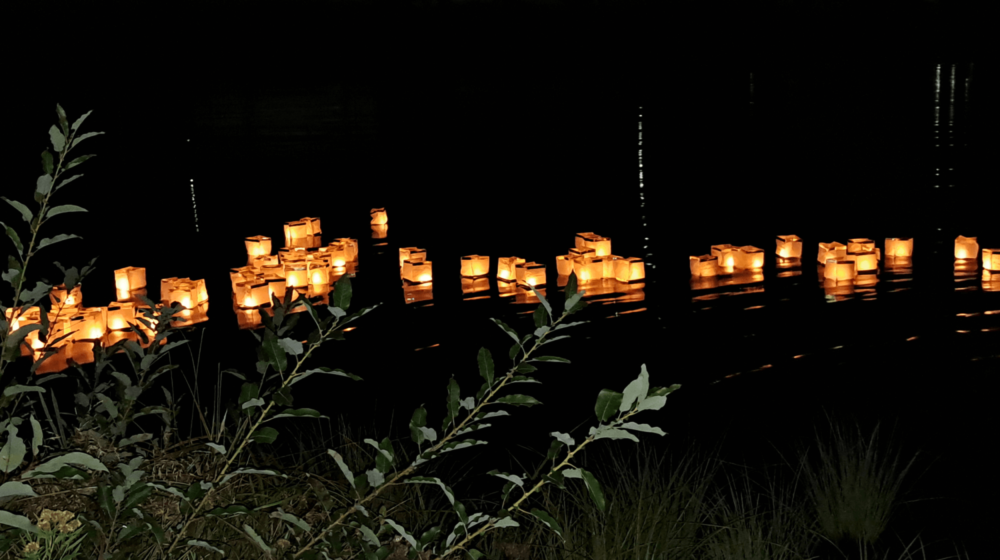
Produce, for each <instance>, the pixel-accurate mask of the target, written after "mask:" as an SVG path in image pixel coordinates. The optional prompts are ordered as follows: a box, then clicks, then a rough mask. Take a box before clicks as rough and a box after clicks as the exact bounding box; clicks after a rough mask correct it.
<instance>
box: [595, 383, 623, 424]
mask: <svg viewBox="0 0 1000 560" xmlns="http://www.w3.org/2000/svg"><path fill="white" fill-rule="evenodd" d="M621 404H622V394H621V393H619V392H617V391H611V390H609V389H601V392H600V394H598V395H597V404H596V405H595V406H594V412H595V413H596V414H597V419H598V420H600V421H601V422H607V421H608V420H610V419H611V418H612V417H614V415H615V413H616V412H618V408H619V407H620V406H621Z"/></svg>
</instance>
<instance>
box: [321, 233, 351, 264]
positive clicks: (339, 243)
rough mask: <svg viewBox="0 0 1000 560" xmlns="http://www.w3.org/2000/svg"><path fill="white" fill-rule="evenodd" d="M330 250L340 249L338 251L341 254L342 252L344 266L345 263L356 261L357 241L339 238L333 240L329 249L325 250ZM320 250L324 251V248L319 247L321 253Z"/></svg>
mask: <svg viewBox="0 0 1000 560" xmlns="http://www.w3.org/2000/svg"><path fill="white" fill-rule="evenodd" d="M331 249H340V250H343V252H344V254H343V259H344V261H345V264H346V263H347V262H351V261H356V260H358V240H357V239H351V238H350V237H341V238H338V239H335V240H334V242H333V243H330V249H327V250H328V251H330V250H331ZM322 250H324V248H323V247H320V251H322ZM337 266H344V265H337Z"/></svg>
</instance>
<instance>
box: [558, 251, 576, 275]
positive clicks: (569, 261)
mask: <svg viewBox="0 0 1000 560" xmlns="http://www.w3.org/2000/svg"><path fill="white" fill-rule="evenodd" d="M572 272H573V257H572V256H571V255H556V273H557V274H558V275H559V276H569V275H570V273H572Z"/></svg>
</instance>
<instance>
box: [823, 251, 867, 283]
mask: <svg viewBox="0 0 1000 560" xmlns="http://www.w3.org/2000/svg"><path fill="white" fill-rule="evenodd" d="M857 275H858V269H857V264H856V263H855V261H853V260H847V257H846V256H845V257H843V258H839V259H836V258H831V259H828V260H827V261H826V268H825V269H824V270H823V277H824V278H825V279H827V280H836V281H841V280H854V278H855V277H857Z"/></svg>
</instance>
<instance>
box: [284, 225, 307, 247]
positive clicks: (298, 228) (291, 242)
mask: <svg viewBox="0 0 1000 560" xmlns="http://www.w3.org/2000/svg"><path fill="white" fill-rule="evenodd" d="M308 229H309V225H308V224H306V223H305V222H303V221H296V222H288V223H286V224H285V247H302V246H303V244H302V243H303V240H304V239H305V238H306V236H307V234H306V231H308Z"/></svg>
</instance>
